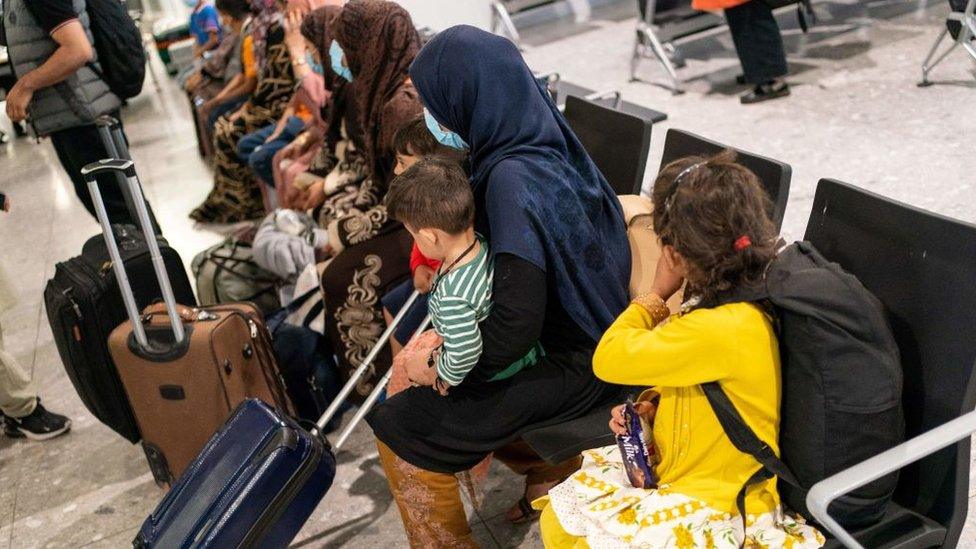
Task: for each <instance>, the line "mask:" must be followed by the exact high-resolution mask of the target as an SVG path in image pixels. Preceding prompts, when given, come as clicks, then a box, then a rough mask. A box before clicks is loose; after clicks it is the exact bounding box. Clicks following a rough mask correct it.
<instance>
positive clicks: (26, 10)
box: [3, 0, 133, 223]
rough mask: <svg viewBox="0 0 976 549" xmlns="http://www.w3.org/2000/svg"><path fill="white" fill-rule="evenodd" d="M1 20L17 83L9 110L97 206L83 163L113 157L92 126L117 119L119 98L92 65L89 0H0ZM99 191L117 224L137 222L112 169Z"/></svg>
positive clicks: (88, 205)
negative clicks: (46, 144) (45, 142)
mask: <svg viewBox="0 0 976 549" xmlns="http://www.w3.org/2000/svg"><path fill="white" fill-rule="evenodd" d="M3 7H4V10H3V12H4V13H3V26H4V30H5V34H6V42H7V44H6V45H7V50H8V54H9V56H10V62H11V65H12V67H13V69H14V74H15V75H16V76H17V83H16V84H15V85H14V87H13V89H11V90H10V93H9V94H8V95H7V116H9V117H10V119H11V120H12V121H14V122H19V121H21V120H27V121H28V122H29V124H30V125H31V126H32V127H33V128H34V132H35V133H36V135H37V136H38V137H45V136H47V137H50V138H51V143H52V144H53V145H54V150H55V151H57V154H58V159H59V160H60V161H61V165H62V166H63V167H64V169H65V171H66V172H67V173H68V177H70V178H71V181H72V182H73V183H74V186H75V193H76V194H77V195H78V198H79V199H81V201H82V203H83V204H84V205H85V208H86V209H87V210H88V212H89V213H91V214H92V215H93V216H94V215H95V209H94V206H93V205H92V200H91V197H90V196H89V194H88V187H87V185H86V184H85V181H84V179H83V178H82V177H81V168H82V167H84V166H85V165H86V164H88V163H90V162H95V161H97V160H101V159H103V158H107V157H108V156H109V154H108V152H107V151H106V150H105V145H104V144H103V143H102V140H101V138H100V137H99V134H98V130H97V128H96V126H95V124H94V122H95V120H96V119H97V118H98V117H99V116H101V115H104V114H110V115H112V116H114V117H115V118H118V109H119V107H120V106H121V104H122V102H121V100H120V99H119V98H118V97H117V96H115V94H113V93H112V92H111V90H110V89H109V87H108V85H107V84H106V83H105V82H104V81H103V80H102V79H101V78H100V77H99V75H98V74H99V73H98V72H96V70H94V68H93V67H94V66H95V64H96V63H97V62H98V59H97V56H96V54H95V48H94V47H93V42H94V39H93V38H92V34H91V30H90V29H89V18H88V14H87V13H86V12H85V0H3ZM99 189H100V191H101V194H102V198H103V199H104V201H105V208H106V210H107V211H108V217H109V219H110V220H111V221H112V223H131V222H132V221H133V220H132V218H131V216H130V214H129V211H128V209H127V208H126V205H125V200H124V198H123V195H122V194H121V190H120V189H119V185H118V180H117V179H116V178H115V177H114V176H113V175H111V174H106V175H103V176H100V177H99Z"/></svg>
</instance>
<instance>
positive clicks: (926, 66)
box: [918, 29, 959, 87]
mask: <svg viewBox="0 0 976 549" xmlns="http://www.w3.org/2000/svg"><path fill="white" fill-rule="evenodd" d="M948 35H949V29H943V30H942V32H941V33H940V34H939V37H938V38H937V39H936V40H935V43H934V44H932V49H930V50H929V54H928V55H927V56H926V57H925V61H923V62H922V81H921V82H919V83H918V85H919V87H926V86H931V85H932V82H931V81H929V72H931V70H932V69H933V68H935V66H936V65H938V64H939V63H941V62H942V60H943V59H945V58H946V56H947V55H949V53H950V52H951V51H952V50H954V49H956V46H958V45H959V42H953V43H952V45H951V46H949V48H947V49H946V50H945V51H944V52H942V55H940V56H939V57H938V58H937V59H936V60H935V62H932V63H930V61H932V57H934V56H935V54H936V52H937V51H939V46H940V45H941V44H942V41H943V40H945V37H946V36H948Z"/></svg>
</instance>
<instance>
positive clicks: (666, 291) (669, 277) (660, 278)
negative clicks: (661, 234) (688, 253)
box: [651, 254, 685, 301]
mask: <svg viewBox="0 0 976 549" xmlns="http://www.w3.org/2000/svg"><path fill="white" fill-rule="evenodd" d="M684 283H685V279H684V277H682V276H681V274H679V273H678V272H677V271H675V269H673V268H672V266H671V264H670V263H669V262H668V259H667V258H666V257H665V256H664V254H661V258H660V259H658V260H657V269H656V270H655V271H654V285H653V286H652V290H651V291H652V292H654V293H655V294H657V295H658V297H660V298H661V299H663V300H664V301H667V300H669V299H671V296H673V295H674V294H675V292H677V291H678V290H680V289H681V285H682V284H684Z"/></svg>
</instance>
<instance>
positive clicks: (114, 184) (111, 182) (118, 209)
mask: <svg viewBox="0 0 976 549" xmlns="http://www.w3.org/2000/svg"><path fill="white" fill-rule="evenodd" d="M51 143H52V144H53V145H54V150H55V151H56V152H57V153H58V159H59V160H60V161H61V165H62V166H63V167H64V171H65V172H67V173H68V177H69V178H71V182H72V183H73V184H74V186H75V194H77V195H78V198H79V199H80V200H81V203H82V204H84V206H85V209H86V210H88V213H90V214H91V215H92V217H94V216H95V206H94V203H93V202H92V199H91V195H89V194H88V184H87V183H85V179H84V178H83V177H82V176H81V169H82V168H84V167H85V166H86V165H88V164H90V163H92V162H97V161H99V160H102V159H105V158H108V157H109V154H108V151H106V150H105V145H104V144H103V143H102V138H101V136H100V135H99V133H98V128H96V127H95V126H94V125H90V126H79V127H77V128H68V129H66V130H61V131H57V132H54V133H52V134H51ZM98 190H99V192H100V193H101V195H102V201H103V202H105V211H106V212H107V213H108V218H109V220H110V221H111V222H112V223H133V222H134V220H133V219H132V216H130V215H129V209H128V207H127V206H126V202H125V197H124V196H123V195H122V189H120V188H119V181H118V179H117V178H116V176H115V174H111V173H107V174H102V175H100V176H98Z"/></svg>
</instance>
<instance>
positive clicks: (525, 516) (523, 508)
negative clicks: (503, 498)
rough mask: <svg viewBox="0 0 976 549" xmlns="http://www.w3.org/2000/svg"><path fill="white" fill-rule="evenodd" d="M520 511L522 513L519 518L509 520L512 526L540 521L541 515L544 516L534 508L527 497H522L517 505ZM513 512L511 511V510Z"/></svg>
mask: <svg viewBox="0 0 976 549" xmlns="http://www.w3.org/2000/svg"><path fill="white" fill-rule="evenodd" d="M515 506H516V507H518V510H519V511H520V512H521V513H522V514H521V515H520V516H519V517H518V518H515V519H511V518H510V519H508V520H509V522H511V523H512V524H524V523H526V522H532V521H535V520H538V519H539V515H541V514H542V512H541V511H536V510H535V509H533V508H532V504H531V503H530V502H529V498H528V497H527V496H524V495H523V496H522V498H521V499H519V500H518V502H517V503H516V504H515ZM509 510H511V509H509Z"/></svg>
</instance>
